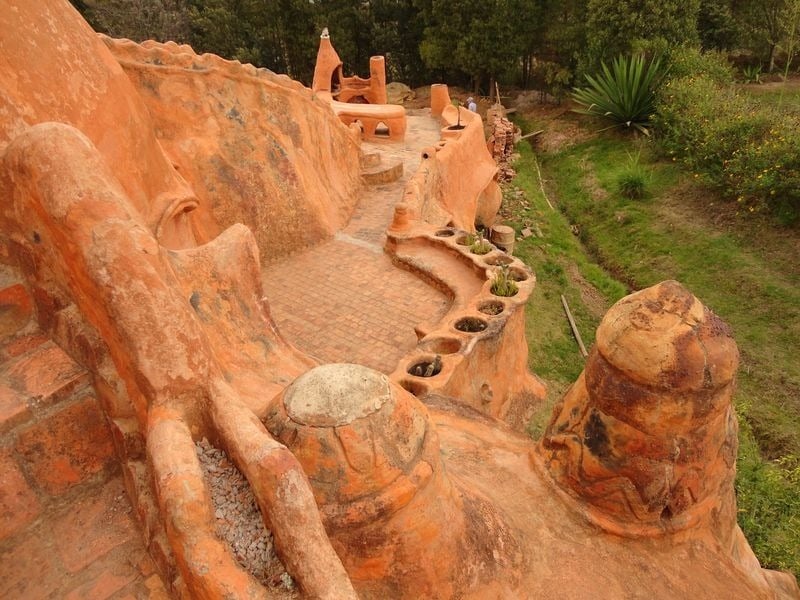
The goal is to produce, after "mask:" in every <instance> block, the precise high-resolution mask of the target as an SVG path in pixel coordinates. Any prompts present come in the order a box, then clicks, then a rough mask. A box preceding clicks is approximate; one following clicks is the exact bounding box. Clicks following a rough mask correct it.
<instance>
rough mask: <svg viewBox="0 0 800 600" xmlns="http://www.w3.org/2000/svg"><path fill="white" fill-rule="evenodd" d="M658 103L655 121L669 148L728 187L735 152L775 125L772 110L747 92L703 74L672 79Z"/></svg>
mask: <svg viewBox="0 0 800 600" xmlns="http://www.w3.org/2000/svg"><path fill="white" fill-rule="evenodd" d="M657 105H658V109H657V112H656V115H655V116H654V118H653V124H654V127H655V128H656V130H657V131H658V133H659V135H660V141H661V145H662V147H663V148H664V149H665V150H666V152H667V154H669V155H670V156H672V157H673V158H675V159H677V160H680V161H681V162H683V163H684V164H686V165H687V166H688V167H689V168H690V169H692V170H693V171H695V172H696V173H702V174H703V176H704V177H705V179H706V180H707V181H708V182H709V183H712V184H714V185H717V186H720V187H723V188H724V187H725V186H726V177H725V172H724V168H725V166H726V165H727V163H728V161H730V160H731V158H733V156H734V152H737V151H738V150H739V149H740V148H742V147H743V146H744V145H745V144H747V142H748V140H751V139H753V138H757V137H759V136H761V135H762V134H763V132H764V131H766V130H768V128H769V121H770V118H769V116H768V115H766V114H764V113H762V112H760V111H757V110H755V109H754V108H753V107H752V106H751V105H750V102H749V100H748V99H747V98H745V97H743V96H741V95H739V94H737V93H736V92H735V91H734V90H733V88H731V87H720V86H719V85H717V84H716V83H715V82H714V81H713V80H712V79H710V78H708V77H705V76H702V75H701V76H698V77H693V76H689V77H682V78H679V79H671V80H669V81H668V82H667V83H666V84H665V85H664V86H663V88H662V89H661V92H660V93H659V97H658V102H657ZM728 191H730V192H732V191H733V190H728Z"/></svg>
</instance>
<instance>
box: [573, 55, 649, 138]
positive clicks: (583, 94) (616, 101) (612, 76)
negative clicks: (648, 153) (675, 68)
mask: <svg viewBox="0 0 800 600" xmlns="http://www.w3.org/2000/svg"><path fill="white" fill-rule="evenodd" d="M661 76H662V69H661V60H660V59H659V58H655V59H653V60H652V61H650V63H649V64H646V63H645V59H644V57H643V56H635V57H631V56H619V57H617V58H616V59H614V61H613V62H612V63H611V68H610V69H609V68H608V66H607V65H606V64H605V63H603V64H602V66H601V72H600V73H598V74H597V76H596V77H592V76H591V75H586V80H587V81H588V83H589V86H588V87H585V88H575V90H574V91H573V93H572V97H573V99H574V100H575V101H576V102H577V103H578V104H580V105H581V106H584V107H585V108H583V109H576V112H580V113H584V114H589V115H598V116H601V117H605V118H608V119H611V120H612V121H613V122H614V123H615V124H616V125H620V126H624V127H633V128H635V129H637V130H638V131H641V132H642V133H645V134H647V133H648V127H649V126H650V116H651V115H652V114H653V111H654V108H655V104H654V92H653V90H654V87H655V86H656V85H657V84H658V82H659V81H660V79H661Z"/></svg>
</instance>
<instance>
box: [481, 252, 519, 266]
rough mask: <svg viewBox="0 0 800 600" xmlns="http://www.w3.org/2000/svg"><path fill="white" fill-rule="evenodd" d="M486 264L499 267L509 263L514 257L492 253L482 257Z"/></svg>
mask: <svg viewBox="0 0 800 600" xmlns="http://www.w3.org/2000/svg"><path fill="white" fill-rule="evenodd" d="M483 260H484V261H486V264H488V265H492V266H495V267H499V266H501V265H510V264H511V263H512V262H514V259H513V258H511V257H510V256H506V255H504V254H492V255H490V256H487V257H486V258H484V259H483Z"/></svg>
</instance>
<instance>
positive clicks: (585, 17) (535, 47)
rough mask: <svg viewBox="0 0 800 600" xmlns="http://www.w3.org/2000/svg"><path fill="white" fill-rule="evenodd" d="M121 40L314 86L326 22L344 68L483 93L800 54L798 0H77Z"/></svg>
mask: <svg viewBox="0 0 800 600" xmlns="http://www.w3.org/2000/svg"><path fill="white" fill-rule="evenodd" d="M72 3H73V5H74V6H75V7H76V8H77V9H78V10H79V11H80V12H81V13H82V14H83V15H84V17H85V18H86V19H87V20H88V21H89V22H90V24H91V25H92V26H93V27H94V28H95V29H97V30H98V31H102V32H104V33H108V34H109V35H112V36H114V37H127V38H130V39H133V40H136V41H143V40H145V39H156V40H159V41H166V40H174V41H176V42H180V43H189V44H191V45H192V46H193V47H194V48H195V50H197V51H198V52H213V53H215V54H219V55H221V56H223V57H225V58H231V59H238V60H241V61H246V62H252V63H253V64H255V65H257V66H261V67H266V68H269V69H272V70H273V71H276V72H280V73H287V74H289V75H290V76H291V77H293V78H295V79H298V80H300V81H302V82H304V83H306V84H308V83H310V81H311V77H312V74H313V70H314V59H315V56H316V52H317V45H318V39H319V33H320V32H321V30H322V28H323V27H328V28H329V30H330V33H331V38H332V40H333V43H334V46H335V47H336V49H337V51H338V52H339V55H340V56H341V58H342V61H343V62H344V64H345V70H346V71H347V72H349V73H358V74H365V73H366V72H367V70H368V67H369V57H370V56H373V55H377V54H382V55H384V56H386V59H387V60H386V65H387V71H388V77H389V79H390V80H399V81H403V82H405V83H407V84H409V85H412V86H416V85H422V84H425V83H431V82H435V81H445V82H447V83H451V84H457V85H462V86H469V87H471V88H473V89H474V90H475V91H480V92H483V93H485V94H489V93H490V92H491V87H492V86H491V82H492V81H494V80H499V81H501V82H503V83H504V84H509V83H512V84H521V85H535V86H537V87H539V88H540V89H542V88H543V87H544V88H547V89H548V90H551V91H552V90H555V89H556V88H559V89H565V88H568V87H569V86H570V85H573V84H574V83H575V82H576V81H577V80H578V79H579V78H580V77H582V73H584V72H589V71H592V70H594V69H595V68H596V67H597V65H599V63H600V61H601V60H606V61H607V60H608V59H610V58H613V57H615V56H617V55H618V54H620V53H630V52H636V51H638V50H641V49H643V48H645V49H648V48H649V49H651V50H652V49H654V48H655V49H658V48H661V49H664V48H668V47H671V46H674V45H679V44H688V45H693V46H697V45H701V46H702V47H703V48H706V49H722V50H737V52H738V55H739V56H743V57H745V59H744V60H746V61H747V62H749V63H750V64H757V65H760V66H762V67H764V68H765V69H771V68H773V67H774V66H776V65H777V66H780V67H785V66H786V63H787V62H791V60H792V59H793V58H794V56H796V54H797V44H796V43H794V42H792V39H793V38H796V37H797V32H798V31H799V30H800V24H798V23H797V19H798V15H800V10H798V7H800V0H763V2H751V1H748V0H560V1H559V0H72Z"/></svg>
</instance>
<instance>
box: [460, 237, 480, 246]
mask: <svg viewBox="0 0 800 600" xmlns="http://www.w3.org/2000/svg"><path fill="white" fill-rule="evenodd" d="M474 243H475V237H474V236H470V235H460V236H458V237H457V238H456V244H458V245H459V246H471V245H472V244H474Z"/></svg>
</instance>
